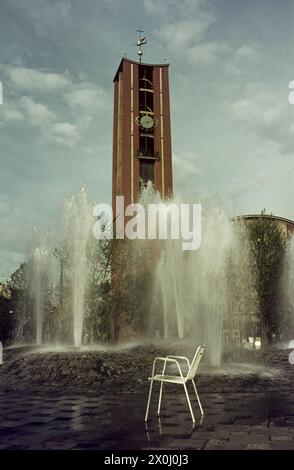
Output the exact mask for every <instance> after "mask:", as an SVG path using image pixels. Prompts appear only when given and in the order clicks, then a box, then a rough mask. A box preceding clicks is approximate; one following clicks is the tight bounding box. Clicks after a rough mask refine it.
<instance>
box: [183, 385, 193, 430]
mask: <svg viewBox="0 0 294 470" xmlns="http://www.w3.org/2000/svg"><path fill="white" fill-rule="evenodd" d="M183 385H184V390H185V394H186V398H187V402H188V405H189V410H190V413H191V416H192V421H193V423H195V418H194V413H193V410H192V406H191V402H190V397H189V393H188V390H187V387H186V384H185V383H184V384H183Z"/></svg>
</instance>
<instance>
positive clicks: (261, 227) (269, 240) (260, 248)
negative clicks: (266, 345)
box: [246, 211, 286, 341]
mask: <svg viewBox="0 0 294 470" xmlns="http://www.w3.org/2000/svg"><path fill="white" fill-rule="evenodd" d="M246 229H247V234H248V239H249V242H250V249H251V253H252V255H253V256H252V262H253V266H252V268H253V270H254V272H255V275H256V280H257V292H258V298H259V305H260V315H261V320H262V324H263V328H264V334H265V335H264V336H265V337H266V338H267V340H268V341H271V339H272V333H275V334H277V333H279V329H280V325H281V320H282V319H281V314H280V313H281V312H280V311H279V300H280V288H281V279H282V272H283V261H284V255H285V250H286V238H285V236H284V235H283V233H282V230H281V229H280V227H279V226H278V224H277V222H276V221H275V220H274V219H272V218H271V217H270V216H266V214H265V211H262V213H261V217H259V218H256V219H253V220H252V221H250V222H249V223H247V224H246Z"/></svg>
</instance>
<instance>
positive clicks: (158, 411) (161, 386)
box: [157, 362, 166, 416]
mask: <svg viewBox="0 0 294 470" xmlns="http://www.w3.org/2000/svg"><path fill="white" fill-rule="evenodd" d="M165 368H166V362H165V363H164V366H163V369H162V375H164V373H165ZM162 389H163V381H162V382H161V384H160V391H159V399H158V407H157V414H158V416H159V415H160V407H161V399H162Z"/></svg>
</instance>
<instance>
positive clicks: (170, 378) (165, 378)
mask: <svg viewBox="0 0 294 470" xmlns="http://www.w3.org/2000/svg"><path fill="white" fill-rule="evenodd" d="M149 380H151V377H149ZM153 380H157V381H158V382H171V383H175V384H183V383H185V378H183V379H182V377H179V376H178V375H160V374H157V375H155V376H154V377H153Z"/></svg>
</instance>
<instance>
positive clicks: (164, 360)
mask: <svg viewBox="0 0 294 470" xmlns="http://www.w3.org/2000/svg"><path fill="white" fill-rule="evenodd" d="M157 361H163V362H164V366H163V373H164V371H165V366H166V363H167V362H173V363H174V364H177V366H178V370H179V372H180V376H181V378H182V379H183V378H184V377H183V372H182V370H181V368H180V364H179V363H178V361H177V360H176V359H174V358H171V357H160V356H158V357H156V358H155V359H154V361H153V367H152V377H151V378H153V377H154V372H155V366H156V362H157Z"/></svg>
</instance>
